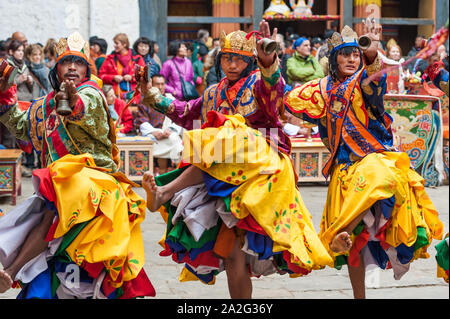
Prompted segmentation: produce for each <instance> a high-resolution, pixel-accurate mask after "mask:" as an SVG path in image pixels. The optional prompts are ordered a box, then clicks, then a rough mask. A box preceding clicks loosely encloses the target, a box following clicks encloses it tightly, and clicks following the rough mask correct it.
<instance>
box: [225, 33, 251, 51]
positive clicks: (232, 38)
mask: <svg viewBox="0 0 450 319" xmlns="http://www.w3.org/2000/svg"><path fill="white" fill-rule="evenodd" d="M220 49H221V51H222V52H228V53H237V54H241V55H246V56H253V55H254V54H255V50H256V37H255V35H254V34H251V35H249V34H247V33H245V32H244V31H234V32H231V33H229V34H228V35H227V34H226V33H225V31H222V32H221V33H220Z"/></svg>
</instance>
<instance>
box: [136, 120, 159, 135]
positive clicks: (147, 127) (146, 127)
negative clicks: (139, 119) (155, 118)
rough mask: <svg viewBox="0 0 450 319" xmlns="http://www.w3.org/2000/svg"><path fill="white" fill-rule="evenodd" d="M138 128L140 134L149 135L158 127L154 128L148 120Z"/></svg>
mask: <svg viewBox="0 0 450 319" xmlns="http://www.w3.org/2000/svg"><path fill="white" fill-rule="evenodd" d="M139 130H140V131H141V134H142V136H149V135H150V134H152V133H153V132H154V131H156V130H158V129H157V128H154V127H153V126H152V125H151V124H150V123H149V122H144V123H142V124H141V125H140V126H139Z"/></svg>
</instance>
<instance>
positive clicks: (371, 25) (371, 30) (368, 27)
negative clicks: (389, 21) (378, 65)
mask: <svg viewBox="0 0 450 319" xmlns="http://www.w3.org/2000/svg"><path fill="white" fill-rule="evenodd" d="M363 33H364V35H365V36H366V37H368V38H369V39H370V40H371V41H372V43H371V44H370V47H369V48H368V49H367V50H365V51H364V56H365V58H366V59H367V60H366V62H367V64H372V62H373V61H374V60H375V58H376V57H377V54H378V44H379V42H380V40H381V36H382V33H383V27H382V26H381V24H379V23H376V22H375V19H372V20H370V18H367V19H366V20H363Z"/></svg>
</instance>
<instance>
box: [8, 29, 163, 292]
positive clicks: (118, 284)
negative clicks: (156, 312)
mask: <svg viewBox="0 0 450 319" xmlns="http://www.w3.org/2000/svg"><path fill="white" fill-rule="evenodd" d="M56 50H57V54H58V56H57V59H56V62H57V63H56V65H55V67H54V68H53V69H52V70H51V72H50V75H49V78H50V82H51V84H52V86H53V88H54V91H52V92H51V93H50V94H49V95H47V96H45V97H43V98H41V99H38V100H36V101H34V102H33V103H32V105H31V106H30V108H29V109H28V111H25V112H24V111H21V110H20V109H19V107H18V103H17V95H16V87H15V86H11V87H9V88H8V85H7V84H6V83H5V79H0V80H1V82H0V87H1V88H0V121H1V122H2V123H4V124H5V125H6V127H7V128H8V129H9V130H10V131H11V132H12V133H13V134H14V135H15V136H16V137H17V138H18V139H21V140H29V141H31V143H32V145H33V147H34V149H35V150H36V151H37V152H38V153H39V154H41V155H42V163H43V164H44V165H45V167H44V168H42V169H38V170H35V171H34V172H33V175H34V176H33V185H34V188H35V195H33V196H32V197H30V198H29V199H27V200H26V201H25V202H23V203H22V204H21V205H18V207H17V208H16V209H14V210H13V211H11V212H8V213H7V214H5V216H3V217H1V218H0V263H1V264H2V265H3V267H4V269H2V270H0V293H3V292H5V291H6V290H8V289H9V288H11V286H12V285H13V286H16V287H17V286H22V288H23V289H22V290H21V292H20V294H19V296H18V298H45V299H51V298H55V299H62V298H134V297H142V296H154V295H155V291H154V289H153V286H152V285H151V283H150V281H149V279H148V278H147V275H146V274H145V271H144V269H143V266H144V262H145V258H144V247H143V239H142V234H141V229H140V223H141V222H142V221H143V219H144V217H145V208H146V203H145V200H144V199H142V198H141V197H139V196H138V195H137V194H135V193H134V192H133V191H132V189H131V187H132V186H137V185H136V184H134V183H133V182H131V181H129V180H128V179H127V178H126V177H125V176H124V175H123V174H122V173H120V172H118V150H117V146H116V145H115V139H116V137H115V132H114V126H113V122H112V119H111V116H110V114H109V111H108V105H107V103H106V98H105V96H104V95H103V93H102V91H101V89H100V87H99V85H98V83H97V82H96V81H93V80H91V77H90V72H89V68H88V65H89V64H88V61H89V44H88V43H87V42H86V41H84V40H83V38H82V37H81V35H80V34H78V33H74V34H72V35H71V36H69V37H68V38H67V39H66V38H62V39H60V41H59V42H58V45H57V49H56ZM62 83H64V85H65V86H66V89H65V90H60V84H62ZM64 101H65V102H66V103H67V104H68V105H67V107H68V108H69V109H68V110H69V114H66V115H64V116H63V115H60V109H59V104H60V103H61V102H64ZM13 281H14V282H15V283H14V284H13Z"/></svg>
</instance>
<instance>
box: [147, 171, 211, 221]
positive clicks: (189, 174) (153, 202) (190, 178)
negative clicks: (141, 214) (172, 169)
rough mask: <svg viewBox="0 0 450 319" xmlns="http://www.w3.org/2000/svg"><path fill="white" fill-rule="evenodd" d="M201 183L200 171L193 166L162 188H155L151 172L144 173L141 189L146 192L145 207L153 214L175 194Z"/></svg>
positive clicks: (201, 175)
mask: <svg viewBox="0 0 450 319" xmlns="http://www.w3.org/2000/svg"><path fill="white" fill-rule="evenodd" d="M202 182H203V173H202V170H200V169H199V168H197V167H195V166H190V167H188V168H187V169H186V170H185V171H184V172H183V173H181V175H180V176H178V177H177V178H176V179H174V180H173V181H171V182H170V183H168V184H166V185H164V186H157V185H156V183H155V177H154V176H153V173H152V172H146V173H145V174H144V177H143V179H142V187H143V188H144V189H145V191H146V192H147V207H148V209H149V210H150V211H152V212H154V211H156V210H157V209H159V208H160V207H161V205H163V204H164V203H165V202H167V201H168V200H169V199H171V198H172V197H173V195H174V194H175V193H176V192H179V191H180V190H182V189H185V188H187V187H189V186H193V185H197V184H200V183H202Z"/></svg>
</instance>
